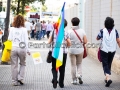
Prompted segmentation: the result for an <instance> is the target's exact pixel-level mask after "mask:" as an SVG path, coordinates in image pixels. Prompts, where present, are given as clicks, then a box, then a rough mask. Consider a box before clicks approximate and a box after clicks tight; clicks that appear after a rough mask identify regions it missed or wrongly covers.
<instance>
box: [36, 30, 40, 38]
mask: <svg viewBox="0 0 120 90" xmlns="http://www.w3.org/2000/svg"><path fill="white" fill-rule="evenodd" d="M39 32H40V31H37V32H36V40H39Z"/></svg>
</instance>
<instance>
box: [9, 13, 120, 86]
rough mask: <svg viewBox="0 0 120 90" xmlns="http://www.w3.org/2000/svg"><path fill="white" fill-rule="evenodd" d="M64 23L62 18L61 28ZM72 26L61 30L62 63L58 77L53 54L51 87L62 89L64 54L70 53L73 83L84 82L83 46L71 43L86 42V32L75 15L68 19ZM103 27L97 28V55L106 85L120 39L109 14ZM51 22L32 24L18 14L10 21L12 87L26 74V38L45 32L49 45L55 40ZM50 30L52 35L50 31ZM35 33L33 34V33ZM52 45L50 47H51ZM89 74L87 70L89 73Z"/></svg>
mask: <svg viewBox="0 0 120 90" xmlns="http://www.w3.org/2000/svg"><path fill="white" fill-rule="evenodd" d="M68 23H70V22H67V21H66V20H64V28H65V27H66V26H67V24H68ZM71 23H72V26H71V29H70V30H67V31H66V30H64V43H65V45H64V46H63V64H62V66H60V68H59V72H60V73H59V80H57V78H58V71H56V59H55V58H54V57H52V70H51V71H52V75H53V78H52V84H53V88H57V83H59V86H60V87H61V88H64V76H65V66H66V60H67V54H68V53H69V57H70V61H71V77H72V82H71V83H72V84H74V85H76V84H77V81H79V83H80V84H83V79H82V77H83V74H82V60H83V53H84V48H83V47H80V48H78V47H74V48H73V47H72V43H71V42H74V43H77V44H81V45H83V44H86V43H87V37H86V33H85V31H84V30H83V29H81V28H80V27H79V24H80V20H79V18H77V17H74V18H72V19H71ZM104 26H105V27H104V28H103V29H101V30H100V33H99V34H98V36H97V40H100V39H101V40H102V41H101V47H100V56H101V60H102V66H103V71H104V74H105V83H106V84H105V86H106V87H109V86H110V84H111V83H112V80H111V78H110V75H111V64H112V60H113V57H114V55H115V52H116V46H117V44H118V45H119V46H120V39H119V34H118V32H117V30H116V29H115V28H114V20H113V18H111V17H107V18H106V20H105V22H104ZM54 29H55V27H54V25H53V24H52V23H51V22H48V24H46V23H45V22H44V21H42V22H40V21H39V22H37V23H36V24H35V23H34V21H32V25H31V24H30V23H28V22H27V21H26V22H25V23H24V18H23V17H22V16H21V15H17V16H16V17H15V19H14V22H13V27H12V28H10V31H9V37H8V40H11V41H12V46H13V47H12V51H11V71H12V81H13V85H14V86H18V83H20V84H21V85H23V84H24V82H23V80H24V76H25V66H26V62H25V61H26V54H25V53H27V54H28V55H30V51H29V49H28V37H29V38H36V40H40V39H41V38H44V36H45V34H47V38H48V43H49V44H51V43H53V42H56V37H57V36H56V35H57V34H56V30H54ZM50 32H51V34H50ZM75 32H76V33H77V34H78V35H79V37H80V38H81V40H82V42H80V40H79V39H78V37H77V35H76V34H75ZM35 33H36V34H35ZM20 42H25V44H26V47H25V48H20V47H19V43H20ZM53 48H54V47H52V49H51V50H53ZM18 58H19V59H20V68H19V71H18ZM88 73H89V72H88Z"/></svg>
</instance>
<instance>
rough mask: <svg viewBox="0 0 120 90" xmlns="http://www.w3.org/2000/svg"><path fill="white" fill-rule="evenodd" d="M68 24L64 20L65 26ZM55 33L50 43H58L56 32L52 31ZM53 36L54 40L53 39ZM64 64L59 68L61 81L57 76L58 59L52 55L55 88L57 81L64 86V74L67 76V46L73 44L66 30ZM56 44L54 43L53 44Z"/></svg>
mask: <svg viewBox="0 0 120 90" xmlns="http://www.w3.org/2000/svg"><path fill="white" fill-rule="evenodd" d="M66 26H67V21H66V20H64V27H66ZM52 33H53V34H51V36H50V38H49V40H48V43H49V44H50V43H53V44H54V43H56V38H57V37H56V32H55V31H54V32H52ZM52 38H53V41H52ZM63 44H64V45H63V47H62V48H63V64H62V66H60V68H59V72H60V75H59V81H57V77H58V75H57V74H58V72H57V71H56V59H55V58H53V57H52V75H53V79H52V84H53V88H57V83H58V82H59V86H60V87H61V88H64V76H65V66H66V59H67V47H69V46H70V45H71V42H70V39H69V35H68V33H67V32H66V31H65V35H64V42H63ZM53 46H54V45H53ZM53 48H54V47H53Z"/></svg>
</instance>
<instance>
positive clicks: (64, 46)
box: [51, 31, 70, 53]
mask: <svg viewBox="0 0 120 90" xmlns="http://www.w3.org/2000/svg"><path fill="white" fill-rule="evenodd" d="M52 33H53V31H52V32H51V36H52ZM53 36H54V38H53V41H54V42H53V46H52V48H54V47H55V45H56V44H57V47H58V48H59V47H60V46H59V43H58V42H57V43H56V38H57V36H56V32H55V31H54V35H53ZM68 38H70V36H69V33H68V32H67V31H65V32H64V41H63V43H62V45H61V47H62V48H63V53H68V48H67V43H66V40H67V39H68Z"/></svg>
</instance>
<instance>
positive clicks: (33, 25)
mask: <svg viewBox="0 0 120 90" xmlns="http://www.w3.org/2000/svg"><path fill="white" fill-rule="evenodd" d="M34 31H35V22H34V21H32V32H31V38H34Z"/></svg>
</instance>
